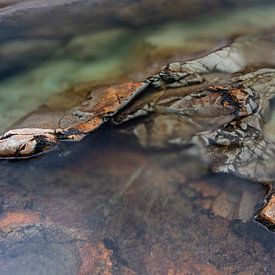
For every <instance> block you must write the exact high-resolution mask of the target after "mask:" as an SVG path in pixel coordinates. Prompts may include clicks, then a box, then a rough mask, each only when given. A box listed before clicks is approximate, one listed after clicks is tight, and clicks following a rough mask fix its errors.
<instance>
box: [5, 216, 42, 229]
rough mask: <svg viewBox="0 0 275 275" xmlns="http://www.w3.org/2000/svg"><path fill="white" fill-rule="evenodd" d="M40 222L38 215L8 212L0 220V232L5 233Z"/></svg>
mask: <svg viewBox="0 0 275 275" xmlns="http://www.w3.org/2000/svg"><path fill="white" fill-rule="evenodd" d="M40 222H41V217H40V215H39V214H38V213H35V212H27V211H18V212H8V213H6V214H5V216H4V217H3V218H2V219H1V220H0V230H1V231H7V230H9V229H11V228H14V227H16V226H23V225H27V224H36V223H40Z"/></svg>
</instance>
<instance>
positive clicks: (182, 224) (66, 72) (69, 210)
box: [0, 1, 275, 274]
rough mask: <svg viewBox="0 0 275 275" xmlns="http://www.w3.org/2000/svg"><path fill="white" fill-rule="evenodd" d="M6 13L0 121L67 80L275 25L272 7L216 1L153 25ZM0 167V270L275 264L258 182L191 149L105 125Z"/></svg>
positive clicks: (117, 73) (193, 269)
mask: <svg viewBox="0 0 275 275" xmlns="http://www.w3.org/2000/svg"><path fill="white" fill-rule="evenodd" d="M30 2H31V1H30ZM41 2H42V1H41ZM75 2H76V3H77V4H74V5H76V6H74V5H73V6H70V5H68V6H66V7H65V8H66V9H68V10H71V11H73V10H77V11H78V12H79V13H80V11H83V13H84V14H87V2H86V1H75ZM85 3H86V4H85ZM182 3H184V1H182ZM29 5H30V4H29ZM25 7H26V6H25ZM28 7H31V5H30V6H28ZM89 8H91V7H89ZM170 8H171V7H170ZM18 9H19V10H20V6H19V7H16V12H17V13H18V12H19V11H18ZM37 9H38V7H37ZM41 9H42V8H41ZM55 9H56V10H55V11H53V12H54V13H55V12H58V8H57V7H55ZM60 9H61V10H62V8H60ZM95 9H96V8H95ZM171 9H172V8H171ZM134 11H135V10H134ZM134 11H133V10H131V9H130V12H134ZM6 12H7V13H8V14H10V16H11V17H10V18H9V19H6V17H5V16H6V15H5V12H4V10H3V11H2V14H1V13H0V19H1V18H2V21H1V20H0V22H2V23H3V22H4V23H3V26H5V27H6V29H5V30H4V31H3V30H2V32H3V37H2V39H1V44H0V55H1V65H0V72H1V83H0V97H1V101H0V110H1V114H2V117H1V120H0V129H1V130H2V131H3V130H4V129H5V128H6V127H9V126H10V125H11V124H12V123H14V122H15V121H16V120H17V119H19V118H21V117H22V116H23V115H25V114H27V113H29V112H30V111H32V110H35V109H36V108H37V107H38V106H39V105H40V104H42V103H43V102H44V101H45V100H46V99H47V98H49V97H50V96H52V95H53V94H55V93H58V92H62V91H64V90H66V89H69V88H70V87H71V86H72V85H77V84H81V83H84V82H95V83H102V84H107V83H108V84H109V83H118V82H122V81H125V80H129V79H134V80H137V79H138V80H141V79H144V78H145V77H146V76H148V75H150V74H152V73H153V72H155V71H158V70H159V67H160V66H161V65H164V64H166V63H167V62H168V61H171V60H178V59H186V58H190V57H194V56H198V55H201V54H202V53H204V52H208V51H211V50H213V49H215V48H217V47H219V46H221V45H224V44H225V43H227V42H228V41H230V39H231V38H232V37H234V36H236V35H238V34H240V33H242V34H243V33H251V32H258V31H262V30H263V29H268V28H271V27H272V26H274V25H275V19H274V18H275V17H274V13H275V6H266V7H265V6H261V7H250V8H248V7H246V8H243V9H239V10H234V9H232V10H230V11H227V10H220V9H218V11H217V13H215V15H212V14H211V16H210V15H209V16H201V18H200V17H199V16H197V17H196V19H194V20H193V21H190V19H189V20H188V21H184V20H183V19H182V20H179V18H178V17H176V18H174V17H173V16H171V15H170V17H169V13H168V14H166V15H165V16H166V17H165V20H160V19H162V18H160V19H158V18H156V19H154V20H153V22H151V25H150V24H144V23H143V22H146V20H147V22H149V21H148V18H147V17H146V14H145V15H144V18H139V21H140V22H141V23H140V24H137V25H136V26H133V24H130V22H128V21H127V20H129V16H128V17H127V16H126V15H125V16H124V18H125V20H120V21H119V20H117V21H114V22H109V21H108V20H107V22H108V24H107V23H106V24H103V23H102V22H105V21H104V20H106V18H105V17H104V16H105V14H103V15H104V16H102V17H99V19H100V20H102V21H101V23H100V22H98V20H99V19H98V18H97V21H93V20H95V19H93V17H90V18H89V19H87V17H85V16H83V18H84V19H85V20H84V21H83V20H82V17H79V15H78V14H77V15H76V14H75V13H73V12H71V15H70V16H67V17H65V18H64V17H62V16H60V19H59V20H60V22H59V21H58V20H57V19H55V20H53V23H52V24H51V23H49V24H48V25H47V26H46V27H45V22H42V23H41V26H40V28H39V27H38V26H34V24H33V23H32V22H31V20H29V19H28V13H26V15H25V17H24V16H23V15H20V16H18V18H19V19H18V22H15V23H14V24H10V25H9V24H8V23H9V22H11V21H12V18H13V17H12V14H13V12H14V11H12V10H11V7H8V10H6ZM59 12H60V10H59ZM203 12H205V11H203ZM41 13H42V12H41ZM3 14H4V15H3ZM42 14H43V13H42ZM160 14H161V13H160ZM198 14H199V13H198ZM38 15H39V12H38ZM1 16H2V17H1ZM32 16H34V15H32ZM48 17H49V14H48V15H47V16H46V15H45V17H43V18H48ZM3 18H4V19H3ZM34 18H35V16H34ZM199 18H200V19H199ZM27 19H28V20H27ZM142 19H144V20H142ZM3 20H4V21H3ZM9 20H10V21H9ZM24 20H25V21H24ZM56 20H57V22H59V24H57V25H55V24H56ZM87 20H88V21H87ZM22 21H23V22H25V24H24V25H23V27H22ZM137 21H138V20H137ZM19 23H20V26H19V25H17V24H19ZM93 23H94V27H93V28H92V29H91V30H87V28H84V26H86V25H88V26H91V25H93ZM0 24H1V23H0ZM149 25H150V26H149ZM55 26H57V27H56V29H57V30H55ZM60 26H63V28H61V27H60ZM82 28H84V29H83V30H82ZM15 29H17V35H15V34H14V33H13V32H12V31H14V30H15ZM0 169H1V176H0V190H1V191H0V214H1V216H0V274H112V273H114V274H197V273H198V274H200V273H201V274H209V273H211V274H228V273H230V274H231V273H242V272H243V273H246V274H273V272H274V269H275V266H274V263H275V261H274V259H275V249H274V247H275V239H274V233H272V232H270V231H268V230H267V229H266V228H265V227H264V226H263V225H261V224H260V223H258V222H256V221H255V220H254V217H253V216H254V214H255V213H256V211H257V209H259V207H260V206H261V201H262V198H263V196H264V194H265V189H264V188H263V187H262V186H261V185H259V184H257V183H253V182H249V181H247V180H243V179H240V178H237V177H233V176H229V175H223V174H218V175H213V174H209V173H208V170H207V167H205V166H204V165H203V164H202V163H200V162H199V161H198V160H197V159H195V158H192V157H190V156H189V155H182V156H180V157H178V155H177V154H176V153H175V152H168V151H146V150H144V149H141V148H140V147H138V146H137V144H136V142H135V141H134V140H128V139H127V138H126V137H123V136H122V135H120V134H119V133H118V132H117V131H116V130H115V129H113V128H112V127H111V126H110V125H106V127H104V128H103V129H101V130H100V131H97V132H96V133H94V134H91V135H89V136H88V137H86V138H85V139H84V141H82V142H80V143H78V144H70V143H65V144H63V145H62V147H60V148H58V149H57V150H55V151H53V152H52V153H50V154H48V155H45V156H41V157H39V158H35V159H30V160H26V161H2V162H1V163H0Z"/></svg>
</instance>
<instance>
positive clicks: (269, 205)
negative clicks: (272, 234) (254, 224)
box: [257, 194, 275, 230]
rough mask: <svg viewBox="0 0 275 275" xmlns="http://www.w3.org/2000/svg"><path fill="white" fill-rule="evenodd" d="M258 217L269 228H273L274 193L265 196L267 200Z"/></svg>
mask: <svg viewBox="0 0 275 275" xmlns="http://www.w3.org/2000/svg"><path fill="white" fill-rule="evenodd" d="M257 217H258V219H260V220H261V221H262V222H264V223H265V224H266V225H267V226H268V227H270V228H271V229H273V230H274V229H275V195H274V194H272V195H271V196H270V197H268V198H267V202H266V204H265V206H264V207H263V209H261V210H260V211H259V213H258V215H257Z"/></svg>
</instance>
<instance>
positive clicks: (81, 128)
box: [0, 34, 275, 224]
mask: <svg viewBox="0 0 275 275" xmlns="http://www.w3.org/2000/svg"><path fill="white" fill-rule="evenodd" d="M274 43H275V36H274V35H268V34H267V35H261V36H252V37H251V36H247V37H243V38H240V39H237V40H236V41H235V42H234V43H233V44H231V45H229V46H227V47H224V48H222V49H219V50H217V51H215V52H213V53H210V54H208V55H206V56H203V57H201V58H198V59H194V60H192V61H189V62H175V63H171V64H169V65H167V66H166V67H165V68H164V69H163V70H162V71H161V72H159V73H158V74H155V75H153V76H152V77H149V78H148V79H146V80H145V81H143V82H139V83H126V84H121V85H113V86H109V87H99V88H93V89H91V91H89V92H88V93H86V94H85V95H84V96H83V98H82V99H81V100H80V99H78V100H76V102H74V103H71V104H69V107H68V108H64V109H62V110H60V109H58V108H57V109H55V108H53V107H51V106H48V107H47V106H46V107H45V108H41V109H40V110H39V111H37V112H33V113H31V114H30V115H29V116H26V117H25V118H24V119H22V120H21V121H20V122H18V123H17V124H16V125H14V129H13V130H11V131H8V132H6V133H4V134H3V135H2V136H1V137H0V157H2V158H25V157H31V156H35V155H38V154H41V153H43V152H45V151H48V150H50V149H52V148H53V147H54V146H55V144H57V143H58V142H59V141H61V140H75V141H78V140H81V139H82V138H83V137H84V136H85V135H87V134H88V133H90V132H92V131H94V130H96V129H97V128H98V127H99V126H101V125H102V124H103V123H106V122H107V121H109V120H111V119H112V122H113V123H115V124H119V125H121V126H122V128H123V129H122V132H127V133H128V134H133V135H134V136H135V137H136V138H137V140H138V141H139V143H140V144H141V145H142V146H144V147H146V148H151V147H153V148H168V149H169V148H170V147H171V146H178V147H179V148H180V149H179V151H184V150H185V148H186V146H191V150H193V149H194V152H195V153H194V154H196V155H197V156H199V157H200V158H201V159H203V160H204V161H206V163H208V165H209V167H210V168H211V170H212V171H214V172H226V173H234V174H237V175H239V176H241V177H245V178H249V179H252V180H256V181H260V182H262V183H264V184H267V183H268V182H269V181H272V180H275V174H274V171H275V161H274V160H275V143H274V142H273V141H272V140H270V139H269V138H268V137H266V135H265V133H264V131H263V126H264V124H265V123H266V122H267V117H268V114H269V113H270V110H269V102H270V101H271V99H272V98H273V97H274V96H275V70H274V69H272V67H273V66H274V65H275V51H274V49H273V48H274ZM137 118H138V119H137ZM130 121H131V122H132V123H126V122H130ZM124 124H125V127H123V125H124ZM268 186H269V192H273V191H272V184H268ZM270 198H272V196H268V199H270ZM267 205H271V207H270V209H269V210H268V215H266V214H262V215H261V214H260V216H261V217H262V218H263V219H268V222H269V223H271V224H272V223H273V224H275V220H274V212H275V207H274V205H273V204H270V203H269V202H268V204H267ZM264 209H266V208H264ZM270 213H271V214H270ZM267 216H268V217H267Z"/></svg>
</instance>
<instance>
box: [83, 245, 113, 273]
mask: <svg viewBox="0 0 275 275" xmlns="http://www.w3.org/2000/svg"><path fill="white" fill-rule="evenodd" d="M79 252H80V257H81V265H80V268H79V272H78V275H89V274H102V275H111V274H112V262H111V259H110V251H109V250H107V249H106V248H105V247H104V245H103V244H102V243H99V244H97V245H94V244H92V243H90V242H87V243H84V244H83V245H82V246H81V247H80V248H79Z"/></svg>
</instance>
